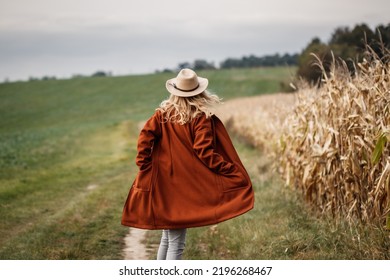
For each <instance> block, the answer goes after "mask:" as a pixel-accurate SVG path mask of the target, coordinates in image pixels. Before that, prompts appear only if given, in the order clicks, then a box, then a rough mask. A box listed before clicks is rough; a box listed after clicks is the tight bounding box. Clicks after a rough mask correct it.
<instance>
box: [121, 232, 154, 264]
mask: <svg viewBox="0 0 390 280" xmlns="http://www.w3.org/2000/svg"><path fill="white" fill-rule="evenodd" d="M145 235H146V230H142V229H137V228H130V229H129V233H128V234H127V235H126V237H125V248H124V249H123V255H124V259H125V260H148V259H149V252H148V250H147V248H146V246H145V244H144V239H145Z"/></svg>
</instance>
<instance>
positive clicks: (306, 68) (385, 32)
mask: <svg viewBox="0 0 390 280" xmlns="http://www.w3.org/2000/svg"><path fill="white" fill-rule="evenodd" d="M367 46H369V47H370V48H371V49H372V50H373V51H374V52H375V53H376V54H377V55H378V56H379V57H380V58H381V59H385V58H386V57H387V56H388V54H386V52H387V51H386V49H389V48H390V23H389V24H387V25H378V26H377V27H376V28H375V29H374V30H372V29H370V27H369V26H368V25H367V24H364V23H363V24H358V25H356V26H355V27H353V28H352V29H350V28H349V27H338V28H336V29H335V31H334V32H333V34H332V35H331V38H330V39H329V41H328V42H322V41H321V40H320V39H319V38H317V37H316V38H313V39H312V40H311V41H310V42H309V44H308V45H307V46H306V47H305V48H304V49H303V51H302V52H301V53H299V54H298V53H296V54H288V53H286V54H284V55H280V54H278V53H276V54H274V55H266V56H260V57H258V56H255V55H249V56H243V57H242V58H227V59H225V60H224V61H222V62H221V63H220V65H219V68H220V69H230V68H250V67H273V66H297V67H298V70H297V77H301V78H303V79H305V80H307V81H309V82H311V83H317V82H319V81H320V79H321V77H322V71H321V69H320V68H319V67H318V66H316V65H315V64H316V62H318V61H317V60H316V58H315V57H314V56H313V54H315V55H316V56H317V57H318V58H319V59H320V60H321V62H322V63H323V66H324V68H325V70H326V71H328V70H329V67H330V65H331V63H332V61H333V58H335V59H342V60H344V61H345V62H346V64H347V67H348V68H349V69H350V71H351V72H353V71H354V67H355V66H354V64H355V63H356V62H359V61H360V60H361V59H362V58H363V56H364V52H365V51H367ZM183 68H192V69H194V70H208V69H216V68H217V67H216V66H215V64H214V62H208V61H206V60H203V59H197V60H195V61H194V62H193V63H190V62H183V63H179V64H178V66H177V68H176V69H175V70H172V69H164V70H163V72H174V71H177V70H180V69H183Z"/></svg>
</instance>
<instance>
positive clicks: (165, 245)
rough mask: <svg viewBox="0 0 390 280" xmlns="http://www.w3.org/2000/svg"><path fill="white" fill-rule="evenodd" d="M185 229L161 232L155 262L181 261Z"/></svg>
mask: <svg viewBox="0 0 390 280" xmlns="http://www.w3.org/2000/svg"><path fill="white" fill-rule="evenodd" d="M186 233H187V229H185V228H184V229H164V230H163V231H162V236H161V241H160V247H159V248H158V252H157V260H181V258H182V255H183V251H184V247H185V243H186Z"/></svg>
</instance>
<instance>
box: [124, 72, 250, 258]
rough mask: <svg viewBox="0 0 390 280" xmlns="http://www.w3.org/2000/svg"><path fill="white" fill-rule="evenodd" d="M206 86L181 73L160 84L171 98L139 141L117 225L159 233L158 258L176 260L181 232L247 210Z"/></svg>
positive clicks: (243, 181) (238, 169) (241, 179)
mask: <svg viewBox="0 0 390 280" xmlns="http://www.w3.org/2000/svg"><path fill="white" fill-rule="evenodd" d="M207 86H208V80H207V79H206V78H202V77H198V76H197V75H196V73H195V72H194V71H192V70H191V69H183V70H181V71H180V72H179V74H178V75H177V77H176V78H173V79H170V80H168V81H167V82H166V88H167V90H168V91H169V92H170V94H171V95H170V97H169V99H167V100H165V101H163V102H162V103H161V105H160V107H159V108H157V109H156V112H155V113H154V114H153V116H152V117H151V118H150V119H149V120H148V121H147V122H146V124H145V126H144V128H143V129H142V131H141V133H140V135H139V139H138V147H137V148H138V154H137V157H136V164H137V165H138V167H139V172H138V174H137V177H136V179H135V181H134V183H133V185H132V187H131V189H130V192H129V195H128V198H127V201H126V203H125V206H124V209H123V216H122V224H123V225H125V226H129V227H136V228H142V229H162V230H163V232H162V238H161V243H160V247H159V250H158V256H157V259H181V258H182V254H183V250H184V246H185V237H186V229H187V228H190V227H199V226H206V225H211V224H216V223H219V222H222V221H225V220H228V219H231V218H234V217H236V216H238V215H241V214H243V213H245V212H247V211H249V210H251V209H252V208H253V203H254V196H253V190H252V184H251V181H250V178H249V176H248V173H247V172H246V170H245V168H244V166H243V164H242V163H241V161H240V159H239V157H238V155H237V152H236V151H235V149H234V147H233V144H232V142H231V140H230V138H229V135H228V133H227V131H226V129H225V127H224V126H223V124H222V122H221V121H220V120H219V119H218V118H217V117H216V116H215V115H213V114H212V112H211V111H210V107H211V106H212V105H214V104H218V103H220V99H219V97H218V96H216V95H214V94H210V93H208V92H207V91H206V89H207Z"/></svg>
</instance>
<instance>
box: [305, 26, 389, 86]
mask: <svg viewBox="0 0 390 280" xmlns="http://www.w3.org/2000/svg"><path fill="white" fill-rule="evenodd" d="M369 49H371V50H370V51H373V52H375V54H376V55H377V56H378V57H379V58H380V59H382V60H385V59H389V53H388V50H389V49H390V23H389V24H387V25H386V26H385V25H378V26H377V27H376V28H375V29H374V30H371V29H370V27H369V26H368V25H366V24H358V25H356V26H355V27H354V28H352V29H350V28H348V27H339V28H336V30H335V31H334V32H333V34H332V36H331V38H330V39H329V41H328V42H321V40H320V39H319V38H313V39H312V41H311V42H310V43H309V44H308V45H307V46H306V48H305V49H304V50H303V51H302V53H301V54H300V55H299V58H298V64H297V66H298V70H297V76H298V77H302V78H304V79H306V80H308V81H310V82H312V83H318V82H319V81H320V79H321V77H322V71H321V70H320V68H319V67H318V66H316V65H315V63H316V62H318V61H317V60H316V58H315V57H314V56H313V55H312V54H315V55H316V56H317V57H318V58H319V59H320V60H321V62H322V64H323V67H324V69H325V71H327V72H328V71H329V68H330V65H331V64H332V62H333V60H334V59H335V60H339V59H342V60H343V61H345V63H346V65H347V67H348V69H349V71H350V72H352V73H353V72H354V71H355V63H356V62H360V61H361V60H362V59H363V57H364V55H365V53H366V52H367V51H369Z"/></svg>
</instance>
